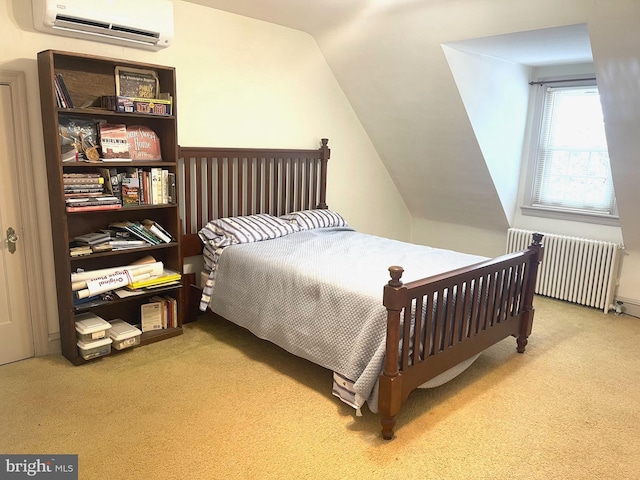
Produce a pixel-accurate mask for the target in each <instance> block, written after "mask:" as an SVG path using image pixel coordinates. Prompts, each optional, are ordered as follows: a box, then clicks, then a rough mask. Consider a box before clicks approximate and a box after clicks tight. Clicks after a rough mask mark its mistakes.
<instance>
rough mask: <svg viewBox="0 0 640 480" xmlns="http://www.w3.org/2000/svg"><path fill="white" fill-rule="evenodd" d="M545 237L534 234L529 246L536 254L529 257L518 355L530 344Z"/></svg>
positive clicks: (518, 340)
mask: <svg viewBox="0 0 640 480" xmlns="http://www.w3.org/2000/svg"><path fill="white" fill-rule="evenodd" d="M543 236H544V235H542V234H541V233H534V234H533V242H532V243H531V245H530V246H529V249H530V250H533V251H534V252H535V254H534V255H532V256H531V257H529V266H528V268H527V279H526V286H527V289H526V292H525V299H524V313H523V315H522V318H521V319H520V329H519V332H518V339H517V344H518V347H517V351H518V353H524V350H525V348H526V346H527V343H528V342H529V340H527V339H528V338H529V335H531V328H532V325H533V314H534V312H535V309H534V308H533V294H534V292H535V289H536V279H537V278H538V264H539V263H540V262H541V261H542V255H543V253H544V247H543V246H542V237H543Z"/></svg>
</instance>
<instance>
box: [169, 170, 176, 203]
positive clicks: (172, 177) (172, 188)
mask: <svg viewBox="0 0 640 480" xmlns="http://www.w3.org/2000/svg"><path fill="white" fill-rule="evenodd" d="M167 178H168V179H167V184H168V186H169V199H168V200H169V202H168V203H176V202H177V201H178V198H177V197H176V174H175V173H173V172H169V174H168V176H167Z"/></svg>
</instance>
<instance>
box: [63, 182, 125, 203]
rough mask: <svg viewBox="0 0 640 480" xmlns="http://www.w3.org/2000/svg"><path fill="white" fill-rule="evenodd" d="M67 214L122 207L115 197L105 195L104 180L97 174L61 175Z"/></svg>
mask: <svg viewBox="0 0 640 480" xmlns="http://www.w3.org/2000/svg"><path fill="white" fill-rule="evenodd" d="M63 184H64V196H65V202H66V205H67V212H86V211H92V210H115V209H118V208H121V207H122V205H121V204H120V201H119V200H118V198H117V197H115V196H113V195H108V194H105V189H104V178H103V177H102V176H101V175H100V174H99V173H65V174H63Z"/></svg>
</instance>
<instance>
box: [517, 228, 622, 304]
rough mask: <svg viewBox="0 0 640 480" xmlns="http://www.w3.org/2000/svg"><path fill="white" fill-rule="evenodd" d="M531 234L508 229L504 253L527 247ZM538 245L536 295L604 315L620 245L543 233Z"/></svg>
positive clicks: (610, 300) (615, 280)
mask: <svg viewBox="0 0 640 480" xmlns="http://www.w3.org/2000/svg"><path fill="white" fill-rule="evenodd" d="M533 233H534V232H533V231H531V230H523V229H519V228H510V229H509V230H508V233H507V253H512V252H516V251H519V250H522V249H524V248H527V246H529V245H530V244H531V242H532V241H533V237H532V235H533ZM540 233H542V232H540ZM542 243H543V245H544V259H543V261H542V264H541V265H540V269H539V271H538V280H537V282H536V290H535V291H536V293H537V294H540V295H545V296H548V297H552V298H558V299H560V300H566V301H569V302H573V303H578V304H581V305H587V306H589V307H596V308H600V309H602V310H603V311H604V312H607V311H608V310H609V306H610V305H611V304H612V303H613V299H614V295H615V287H616V284H617V280H618V278H617V275H618V259H619V256H620V250H621V249H622V248H623V247H622V245H619V244H617V243H611V242H604V241H600V240H592V239H588V238H579V237H569V236H565V235H556V234H553V233H545V234H544V239H543V242H542Z"/></svg>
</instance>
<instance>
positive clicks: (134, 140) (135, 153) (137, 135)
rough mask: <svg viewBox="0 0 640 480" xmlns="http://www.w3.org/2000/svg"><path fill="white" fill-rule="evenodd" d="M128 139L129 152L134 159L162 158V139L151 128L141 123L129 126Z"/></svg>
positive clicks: (150, 159) (154, 159)
mask: <svg viewBox="0 0 640 480" xmlns="http://www.w3.org/2000/svg"><path fill="white" fill-rule="evenodd" d="M127 140H128V141H129V154H130V155H131V158H132V159H133V160H146V161H156V160H162V155H161V153H160V139H159V138H158V135H156V132H154V131H153V130H151V129H150V128H148V127H143V126H140V125H134V126H129V127H127Z"/></svg>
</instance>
